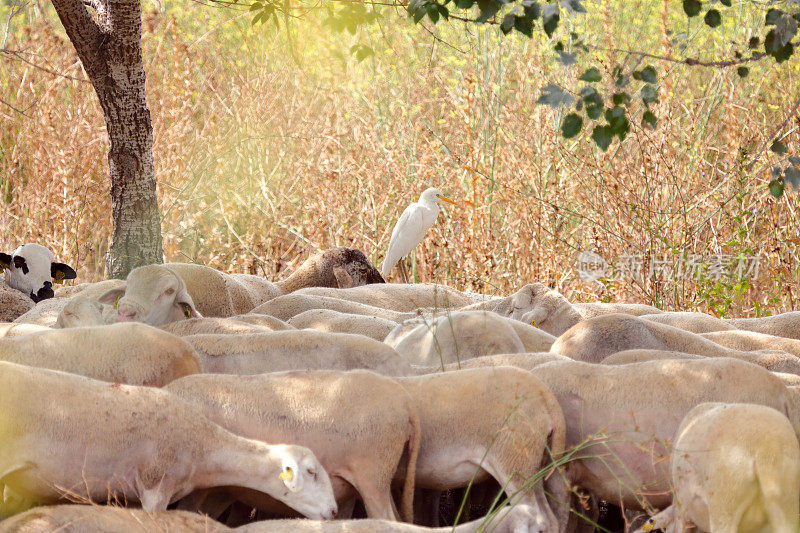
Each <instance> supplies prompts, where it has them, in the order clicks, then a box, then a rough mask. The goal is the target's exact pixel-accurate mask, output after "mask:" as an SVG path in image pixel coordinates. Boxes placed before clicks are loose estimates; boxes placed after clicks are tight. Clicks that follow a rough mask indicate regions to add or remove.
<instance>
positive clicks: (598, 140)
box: [592, 126, 614, 152]
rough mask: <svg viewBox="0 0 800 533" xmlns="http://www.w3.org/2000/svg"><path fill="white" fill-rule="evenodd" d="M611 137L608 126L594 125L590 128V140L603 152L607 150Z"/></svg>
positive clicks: (612, 136) (612, 135)
mask: <svg viewBox="0 0 800 533" xmlns="http://www.w3.org/2000/svg"><path fill="white" fill-rule="evenodd" d="M613 138H614V134H613V133H611V127H610V126H595V127H594V129H593V130H592V140H593V141H594V143H595V144H596V145H597V146H598V147H600V149H601V150H602V151H604V152H605V151H606V150H608V147H609V145H610V144H611V140H612V139H613Z"/></svg>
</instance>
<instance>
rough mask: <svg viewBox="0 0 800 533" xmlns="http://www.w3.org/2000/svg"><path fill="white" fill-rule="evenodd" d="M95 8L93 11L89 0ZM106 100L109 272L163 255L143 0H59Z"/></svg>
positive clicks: (121, 272) (116, 274)
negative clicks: (145, 63) (144, 53)
mask: <svg viewBox="0 0 800 533" xmlns="http://www.w3.org/2000/svg"><path fill="white" fill-rule="evenodd" d="M84 4H86V5H88V6H90V7H92V8H93V9H94V11H95V14H94V17H92V16H91V15H90V14H89V11H88V10H87V7H86V5H84ZM53 5H54V6H55V8H56V12H57V13H58V17H59V18H60V19H61V23H62V24H63V25H64V28H65V29H66V31H67V35H68V36H69V38H70V41H72V44H73V45H74V46H75V50H76V51H77V53H78V57H79V58H80V60H81V63H82V64H83V68H84V70H85V71H86V74H87V75H88V76H89V80H90V81H91V83H92V86H93V87H94V90H95V93H97V97H98V99H99V100H100V106H101V107H102V109H103V115H104V117H105V120H106V130H107V131H108V138H109V153H108V162H109V167H110V170H111V206H112V216H113V230H112V236H111V245H110V247H109V250H108V257H107V263H106V274H107V276H108V277H112V278H125V277H126V276H127V275H128V272H130V271H131V269H133V268H135V267H137V266H140V265H146V264H151V263H161V262H162V260H163V252H162V248H161V217H160V215H159V212H158V202H157V198H156V180H155V173H154V170H153V126H152V124H151V123H150V109H149V108H148V107H147V100H146V99H145V87H144V86H145V73H144V66H143V61H142V15H141V4H140V2H139V0H83V1H81V0H53Z"/></svg>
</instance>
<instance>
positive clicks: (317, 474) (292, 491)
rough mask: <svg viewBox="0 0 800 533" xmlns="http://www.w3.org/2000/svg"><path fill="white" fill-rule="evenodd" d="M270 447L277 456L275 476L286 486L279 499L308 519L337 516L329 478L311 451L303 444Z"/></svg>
mask: <svg viewBox="0 0 800 533" xmlns="http://www.w3.org/2000/svg"><path fill="white" fill-rule="evenodd" d="M272 448H273V450H274V451H275V452H276V453H277V454H278V456H279V457H280V463H281V471H280V473H279V474H278V477H279V478H280V480H281V481H283V484H284V485H285V486H286V489H288V490H284V491H283V497H279V498H278V499H279V500H281V501H283V503H285V504H286V505H288V506H289V507H291V508H293V509H295V510H296V511H298V512H300V513H302V514H303V515H305V516H307V517H308V518H313V519H316V520H319V519H323V520H332V519H333V518H334V517H336V514H337V507H336V500H335V499H334V497H333V487H332V486H331V480H330V478H329V477H328V473H327V472H326V471H325V469H324V468H323V467H322V463H320V462H319V460H318V459H317V457H316V456H315V455H314V453H313V452H312V451H311V450H309V449H308V448H305V447H303V446H294V445H278V446H273V447H272Z"/></svg>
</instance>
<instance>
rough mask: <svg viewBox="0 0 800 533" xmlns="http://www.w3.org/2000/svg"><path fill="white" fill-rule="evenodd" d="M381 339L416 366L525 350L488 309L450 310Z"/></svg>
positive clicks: (512, 329)
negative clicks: (410, 328)
mask: <svg viewBox="0 0 800 533" xmlns="http://www.w3.org/2000/svg"><path fill="white" fill-rule="evenodd" d="M398 327H399V328H403V327H404V326H398ZM542 334H543V335H546V333H542ZM397 339H399V340H397ZM384 342H385V343H386V344H388V345H389V346H391V347H392V348H394V349H395V350H397V353H399V354H400V355H401V356H402V357H404V358H405V359H406V360H407V361H408V362H409V363H411V364H412V365H420V366H432V365H435V364H436V363H439V364H441V365H446V364H448V363H454V362H457V361H461V360H466V359H471V358H473V357H479V356H481V355H492V354H498V353H520V352H524V351H525V346H524V345H523V344H522V341H521V340H520V338H519V335H517V333H516V332H515V331H514V328H512V327H511V326H510V325H509V324H508V321H507V320H506V319H504V318H503V317H501V316H499V315H497V314H495V313H492V312H490V311H454V312H452V313H448V314H447V315H443V316H439V317H437V318H434V319H432V320H431V321H430V322H428V321H427V320H426V321H424V322H423V323H421V324H418V325H417V326H415V327H414V328H413V329H412V330H410V331H408V332H407V333H406V334H404V335H403V336H402V337H399V336H397V335H394V334H392V336H391V338H390V337H387V339H386V340H385V341H384ZM549 344H550V343H549V342H545V343H543V346H542V348H544V349H547V348H549ZM540 350H541V348H540ZM537 351H539V350H537Z"/></svg>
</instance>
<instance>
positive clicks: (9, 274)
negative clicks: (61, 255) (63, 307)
mask: <svg viewBox="0 0 800 533" xmlns="http://www.w3.org/2000/svg"><path fill="white" fill-rule="evenodd" d="M4 269H5V270H6V283H7V284H8V286H9V287H11V288H12V289H17V290H18V291H20V292H22V293H24V294H25V295H27V296H30V298H31V300H33V301H34V302H40V301H42V300H46V299H47V298H52V297H53V282H54V281H55V282H56V283H61V282H62V281H64V280H65V279H74V278H75V277H76V275H77V274H75V271H74V270H73V269H72V267H70V266H69V265H65V264H64V263H57V262H56V261H55V257H54V256H53V252H51V251H50V250H48V249H47V248H45V247H44V246H42V245H41V244H30V243H29V244H23V245H22V246H19V247H18V248H17V249H16V250H14V251H13V252H11V254H4V253H0V272H2V271H3V270H4Z"/></svg>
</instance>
